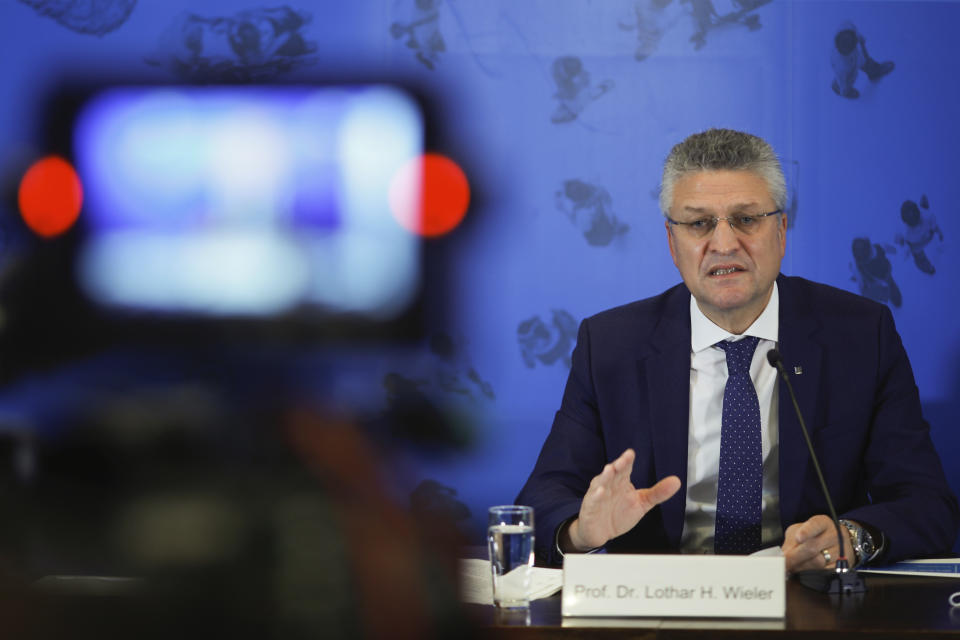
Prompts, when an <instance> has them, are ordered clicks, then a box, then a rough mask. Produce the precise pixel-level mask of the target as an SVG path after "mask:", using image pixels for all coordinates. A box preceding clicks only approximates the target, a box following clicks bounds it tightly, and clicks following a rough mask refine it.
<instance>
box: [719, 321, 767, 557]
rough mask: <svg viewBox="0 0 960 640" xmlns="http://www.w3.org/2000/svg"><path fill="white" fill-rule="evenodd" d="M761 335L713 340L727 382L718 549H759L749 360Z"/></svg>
mask: <svg viewBox="0 0 960 640" xmlns="http://www.w3.org/2000/svg"><path fill="white" fill-rule="evenodd" d="M759 340H760V339H759V338H755V337H752V336H751V337H747V338H744V339H742V340H738V341H736V342H727V341H724V342H720V343H717V346H718V347H720V348H721V349H723V350H724V351H726V353H727V386H726V387H724V390H723V422H722V426H721V429H720V479H719V482H718V484H717V526H716V531H715V535H714V539H713V548H714V551H716V553H753V552H754V551H756V550H757V549H759V548H760V501H761V499H762V488H761V487H762V482H763V453H762V451H761V444H760V403H759V402H758V401H757V390H756V388H755V387H754V386H753V380H751V379H750V362H751V361H752V360H753V352H754V351H756V349H757V343H758V342H759Z"/></svg>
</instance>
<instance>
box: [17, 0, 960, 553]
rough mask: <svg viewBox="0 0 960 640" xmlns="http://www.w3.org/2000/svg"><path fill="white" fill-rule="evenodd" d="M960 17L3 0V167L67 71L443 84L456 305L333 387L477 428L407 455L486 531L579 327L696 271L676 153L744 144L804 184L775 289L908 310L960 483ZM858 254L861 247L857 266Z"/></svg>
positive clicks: (32, 406)
mask: <svg viewBox="0 0 960 640" xmlns="http://www.w3.org/2000/svg"><path fill="white" fill-rule="evenodd" d="M847 21H850V22H852V23H853V24H854V25H855V26H856V29H857V31H858V32H859V33H860V34H861V35H862V36H863V37H864V38H865V42H866V44H867V47H868V48H869V52H870V55H872V56H873V57H874V58H875V59H876V60H877V61H878V62H881V63H882V62H885V61H892V62H894V63H895V65H896V66H895V68H894V69H893V70H892V72H890V73H889V74H887V75H885V76H884V77H882V78H880V79H879V80H877V81H875V82H872V81H871V80H870V79H869V78H868V77H867V75H866V74H865V73H864V72H863V71H860V72H858V73H857V77H856V79H855V82H854V86H855V88H856V89H857V90H858V92H859V97H858V98H855V99H854V98H847V97H843V96H841V95H838V93H836V92H835V91H833V90H832V89H831V83H832V82H834V79H835V75H834V70H833V67H832V65H831V53H832V51H833V50H834V36H835V34H836V33H837V31H838V30H839V29H840V28H841V25H842V24H843V23H845V22H847ZM958 24H960V3H957V2H934V1H929V2H927V1H912V2H890V1H883V2H880V1H877V2H868V1H817V0H803V1H801V0H793V1H790V0H772V1H767V2H764V1H756V0H754V1H747V0H740V1H735V0H714V1H713V2H712V3H711V2H710V1H709V0H673V1H656V0H602V1H601V0H593V1H591V0H564V1H562V2H558V1H555V0H549V1H547V0H522V1H515V0H510V1H507V0H487V1H484V2H469V1H467V0H433V1H432V2H431V1H430V0H421V1H420V2H417V1H415V0H359V1H356V2H341V3H332V2H306V1H304V2H292V3H290V4H288V5H273V4H257V3H255V2H242V1H237V0H219V1H216V0H212V1H206V2H202V3H197V2H187V1H185V0H165V1H163V2H159V1H156V0H139V1H137V0H103V1H101V2H92V1H90V0H87V1H83V0H73V1H63V0H59V1H55V0H8V1H7V2H4V3H3V4H2V5H0V29H2V31H3V38H2V39H0V50H2V59H3V60H5V67H4V73H5V75H4V82H3V84H2V86H0V122H2V126H0V171H2V172H3V173H4V178H5V180H6V181H7V182H11V181H15V180H16V179H17V175H18V174H17V173H16V172H17V171H19V170H21V169H22V167H23V164H24V162H25V161H27V160H29V159H30V158H33V157H35V156H37V155H38V154H41V153H43V152H45V151H46V150H45V149H44V148H42V146H43V139H42V137H40V135H39V133H38V132H39V131H41V130H42V129H43V126H44V124H45V123H43V122H42V121H41V110H40V108H41V105H42V104H43V103H44V101H45V100H46V98H47V97H48V96H49V94H50V92H51V91H52V90H54V89H55V88H56V87H57V86H58V84H59V83H61V82H63V81H65V80H69V79H71V78H79V77H83V78H96V77H97V76H98V75H102V76H104V77H124V78H126V79H131V78H133V79H138V80H143V81H150V82H171V83H175V82H193V81H205V80H220V81H223V80H239V81H251V80H252V81H265V82H268V81H284V82H299V81H303V82H312V81H316V80H323V79H325V78H329V77H337V78H341V79H342V78H350V77H351V76H353V75H355V76H357V77H380V78H390V77H396V78H402V79H404V81H411V80H412V81H414V82H415V83H416V84H418V85H420V86H422V87H427V88H429V93H430V94H431V95H433V96H434V99H435V100H436V104H435V105H434V106H435V107H436V109H435V110H434V115H435V116H436V117H437V121H435V122H433V123H432V124H433V126H434V132H435V133H434V136H433V138H432V139H431V142H432V148H433V150H436V151H439V152H442V153H445V154H447V155H450V156H451V157H453V158H455V159H456V160H457V161H458V162H459V163H460V164H461V165H462V166H463V167H464V168H465V169H466V171H467V173H468V176H469V178H470V180H471V183H472V187H473V190H474V193H473V196H474V201H473V206H472V207H471V209H470V211H469V213H468V218H467V220H466V221H465V223H464V224H463V225H462V227H461V228H459V229H458V230H456V231H455V232H453V233H452V234H451V235H449V236H447V237H444V238H441V239H439V240H435V241H433V243H434V244H435V245H438V247H439V248H440V249H442V252H443V255H444V256H445V257H446V262H445V263H444V268H445V269H446V271H445V273H443V274H434V276H435V277H436V278H439V279H441V280H442V281H443V282H445V284H446V285H447V287H446V290H447V294H446V295H447V296H448V297H447V301H446V302H447V304H448V312H447V313H446V314H445V315H444V316H443V317H442V319H436V320H435V321H434V322H433V325H432V326H430V327H429V331H428V336H427V338H425V339H424V341H423V343H422V344H419V345H415V346H413V347H412V348H411V347H409V346H408V347H406V348H399V349H390V350H375V351H373V352H367V353H365V354H363V356H362V357H360V356H359V355H358V356H357V357H355V358H351V359H349V361H350V362H351V365H350V367H349V368H344V369H343V370H342V372H341V375H339V376H338V377H336V379H335V380H334V381H332V382H331V381H330V380H327V381H325V383H324V384H325V385H326V388H327V390H328V391H329V390H331V389H332V390H333V391H335V392H337V393H340V394H341V395H350V394H355V395H357V396H358V397H360V396H362V397H365V398H367V399H368V402H370V403H371V404H372V405H373V406H374V407H375V406H376V405H377V404H378V403H379V404H385V403H387V402H388V401H389V398H388V395H389V389H388V386H389V385H385V384H384V382H385V380H388V379H392V380H394V381H396V380H401V381H403V382H404V383H405V384H408V385H410V387H411V388H415V389H417V390H418V391H420V392H422V393H424V394H426V395H428V396H430V397H433V398H437V399H439V400H440V401H442V402H443V403H444V404H445V405H446V406H448V407H451V408H452V411H453V412H454V413H455V414H456V415H458V416H461V417H462V418H463V422H464V424H466V425H467V426H468V427H469V429H470V430H471V432H472V434H473V435H472V440H471V442H472V446H470V447H469V448H466V449H458V450H454V451H452V452H451V451H447V452H444V453H438V452H433V453H425V452H423V451H417V450H412V449H411V450H408V451H407V452H406V453H404V454H402V455H400V456H398V458H397V461H398V462H397V466H398V477H400V478H402V480H400V481H399V485H398V486H400V488H401V489H406V488H411V487H414V486H416V485H418V484H419V483H420V482H421V481H423V480H425V479H432V480H435V481H437V482H439V483H440V484H442V485H444V486H446V487H449V488H451V489H453V490H455V491H456V492H457V498H458V499H459V500H461V501H462V502H463V503H464V504H465V505H466V506H467V507H468V508H469V510H470V512H471V514H472V515H471V518H470V519H469V520H468V521H467V522H466V528H467V529H468V530H469V531H470V533H471V534H473V535H479V532H480V531H481V529H482V523H483V519H484V513H485V508H486V507H487V506H488V505H491V504H497V503H504V502H511V501H512V500H513V498H514V496H515V495H516V492H517V491H518V489H519V488H520V486H521V485H522V483H523V481H524V480H525V478H526V475H527V474H528V473H529V470H530V469H531V467H532V465H533V462H534V460H535V458H536V455H537V453H538V451H539V447H540V444H541V443H542V441H543V439H544V437H545V436H546V434H547V432H548V430H549V427H550V423H551V419H552V416H553V413H554V411H555V410H556V408H557V407H558V405H559V399H560V394H561V392H562V387H563V384H564V381H565V379H566V375H567V368H568V363H569V353H570V351H571V350H572V348H573V340H574V337H575V331H576V326H577V324H578V323H579V321H580V320H581V319H582V318H584V317H585V316H587V315H590V314H592V313H594V312H597V311H599V310H602V309H604V308H607V307H610V306H613V305H617V304H620V303H623V302H627V301H630V300H634V299H637V298H642V297H645V296H649V295H653V294H655V293H658V292H660V291H661V290H663V289H665V288H666V287H668V286H671V285H673V284H674V283H676V282H677V281H678V280H679V277H678V275H677V273H676V271H675V269H674V267H673V265H672V263H671V261H670V259H669V254H668V252H667V248H666V243H665V238H664V230H663V226H662V222H661V217H660V212H659V210H658V206H657V199H656V197H657V188H658V180H659V174H660V167H661V163H662V160H663V158H664V157H665V155H666V153H667V152H668V151H669V149H670V147H671V146H672V145H673V144H674V143H676V142H678V141H679V140H680V139H682V138H683V137H685V136H686V135H687V134H689V133H691V132H694V131H698V130H702V129H705V128H708V127H711V126H722V127H731V128H740V129H745V130H748V131H751V132H753V133H756V134H758V135H760V136H762V137H764V138H766V139H767V140H769V141H770V142H771V143H772V144H773V145H774V147H775V148H776V149H777V151H778V152H779V154H780V155H781V157H782V159H783V161H784V165H785V168H786V170H787V179H788V183H789V187H790V190H791V211H790V214H791V223H790V224H791V231H790V232H789V234H788V244H787V255H786V258H785V260H784V263H783V271H784V273H787V274H791V275H800V276H804V277H807V278H810V279H814V280H818V281H822V282H825V283H828V284H831V285H834V286H837V287H841V288H844V289H847V290H850V291H855V292H858V293H864V294H866V295H870V296H871V297H874V298H876V299H878V300H880V301H881V302H885V303H888V304H889V305H890V306H891V309H892V310H893V313H894V317H895V319H896V322H897V325H898V328H899V330H900V332H901V334H902V336H903V340H904V342H905V344H906V347H907V350H908V353H909V354H910V357H911V359H912V362H913V366H914V370H915V373H916V377H917V382H918V385H919V387H920V393H921V398H922V400H923V403H924V406H925V409H926V412H927V416H928V419H929V420H930V422H931V424H932V431H933V437H934V440H935V442H936V445H937V447H938V449H939V451H940V452H941V455H942V457H943V459H944V462H945V466H946V467H947V472H948V475H949V476H950V480H951V483H952V484H953V486H954V488H955V489H960V471H957V469H956V466H955V465H953V464H952V462H953V460H952V458H953V455H955V452H957V451H958V447H960V436H958V434H957V432H956V429H955V418H954V416H955V415H956V414H957V412H958V409H960V399H958V398H960V394H958V390H960V370H958V365H957V364H956V363H957V362H960V353H958V352H960V330H958V328H957V326H956V323H955V321H954V317H955V316H956V297H955V293H954V292H955V290H956V286H955V282H956V280H957V277H958V275H960V264H958V258H957V256H958V253H957V251H956V250H955V248H954V247H955V243H956V241H957V240H956V238H957V237H958V234H960V228H958V223H957V220H956V217H955V216H954V215H953V214H951V213H950V212H951V211H953V210H954V209H955V208H956V205H955V203H957V202H960V182H958V181H956V180H954V179H952V174H953V172H954V170H955V168H956V162H955V157H956V150H957V149H958V148H960V121H958V119H957V117H956V114H957V113H958V112H960V83H958V82H957V78H958V77H960V68H958V67H960V64H958V62H957V60H958V57H957V55H956V44H955V40H954V36H955V33H956V28H957V25H958ZM231 38H232V39H231ZM923 197H925V198H926V201H925V202H926V203H928V204H929V207H928V208H923V207H920V210H921V211H922V216H923V217H924V222H923V224H926V225H927V226H928V227H929V230H930V231H931V232H932V237H930V238H929V239H926V238H924V239H923V240H921V241H920V245H923V246H922V247H920V246H919V245H916V246H915V252H919V251H920V249H921V248H922V250H923V253H924V255H925V256H926V258H927V260H928V262H929V265H927V264H925V263H923V269H921V266H919V265H920V264H921V263H922V260H923V259H922V258H920V259H916V258H915V257H914V255H913V253H912V252H911V250H910V249H909V247H908V246H907V244H906V243H905V242H904V241H903V236H904V234H905V233H906V232H907V227H906V225H905V223H904V222H903V221H902V219H901V215H900V210H901V205H902V204H903V203H904V202H905V201H906V200H912V201H914V202H915V203H918V204H919V203H921V199H922V198H923ZM0 216H3V218H4V225H3V228H4V229H5V234H6V236H7V237H6V240H7V241H6V244H5V248H6V255H5V256H4V257H3V260H4V261H5V266H8V265H9V263H11V262H12V261H14V260H16V259H17V258H18V256H22V255H23V253H24V252H29V251H32V250H34V249H35V247H36V243H37V241H36V240H33V239H31V238H29V237H27V235H26V234H25V233H24V232H23V230H22V228H21V227H19V226H18V225H19V221H18V218H17V212H16V210H15V208H14V207H13V206H12V201H10V202H7V203H6V204H5V208H4V209H3V210H0ZM934 220H935V221H936V224H937V225H938V228H939V233H938V232H936V231H935V230H934V227H933V223H934ZM921 235H922V234H921ZM928 235H930V234H928ZM856 238H868V239H869V241H868V242H867V241H861V242H862V244H863V248H864V250H865V253H864V254H863V255H862V256H861V258H860V260H857V259H856V258H855V256H854V253H853V251H852V247H853V243H854V239H856ZM931 270H932V271H933V272H932V273H930V271H931ZM4 273H5V272H4ZM891 280H892V282H893V283H895V287H896V289H897V290H898V291H899V296H898V295H897V293H895V292H894V291H893V288H892V285H891V283H890V282H891ZM2 286H3V282H2V281H0V287H2ZM322 357H324V354H322V353H318V354H317V358H322ZM0 358H2V354H0ZM91 366H93V367H94V368H96V365H95V364H94V365H91ZM391 374H393V378H389V376H390V375H391ZM81 377H82V378H83V379H84V380H86V381H87V382H86V384H92V383H90V382H89V380H90V379H91V377H90V375H89V374H86V373H85V374H84V375H83V376H81ZM77 384H78V379H77V377H76V376H74V377H71V376H70V375H66V374H63V373H62V372H58V371H50V370H48V371H45V372H43V373H39V374H34V375H33V376H32V377H30V378H28V379H23V380H18V381H16V382H15V383H14V384H12V385H11V386H9V387H8V388H7V389H6V390H4V392H3V395H2V397H0V400H2V405H3V408H4V411H5V412H6V415H13V416H16V419H18V420H26V421H27V422H29V423H30V424H32V425H34V426H35V427H36V428H42V427H43V423H44V421H45V420H47V419H48V418H49V412H50V407H51V405H52V404H56V403H57V402H59V401H62V399H63V398H64V396H65V395H68V394H69V393H70V392H71V390H72V389H75V387H76V385H77ZM400 493H401V495H402V491H401V492H400Z"/></svg>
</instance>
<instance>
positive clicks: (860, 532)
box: [840, 520, 877, 567]
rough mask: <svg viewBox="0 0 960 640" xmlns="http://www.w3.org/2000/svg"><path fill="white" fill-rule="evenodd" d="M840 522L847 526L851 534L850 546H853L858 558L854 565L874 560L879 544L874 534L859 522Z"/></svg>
mask: <svg viewBox="0 0 960 640" xmlns="http://www.w3.org/2000/svg"><path fill="white" fill-rule="evenodd" d="M840 524H842V525H843V526H845V527H846V528H847V532H848V533H849V534H850V546H852V547H853V554H854V556H855V560H856V561H855V562H854V563H853V566H854V567H859V566H860V565H862V564H866V563H867V562H870V561H871V560H873V558H874V556H875V555H877V545H876V543H875V542H874V541H873V536H872V535H871V534H870V532H869V531H867V530H866V529H865V528H863V527H861V526H860V525H859V524H857V523H855V522H851V521H849V520H841V521H840Z"/></svg>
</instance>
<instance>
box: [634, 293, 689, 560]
mask: <svg viewBox="0 0 960 640" xmlns="http://www.w3.org/2000/svg"><path fill="white" fill-rule="evenodd" d="M639 366H640V367H642V368H643V369H645V371H644V377H645V378H646V380H647V391H648V393H649V396H648V398H649V406H650V424H651V433H652V438H653V454H654V469H655V473H656V477H657V480H660V479H662V478H664V477H666V476H669V475H676V476H677V477H679V478H680V480H681V482H682V483H683V485H682V486H681V488H680V490H679V491H678V492H677V495H676V496H674V497H673V498H671V499H670V500H667V501H666V502H664V503H663V504H662V505H660V509H661V511H662V513H663V524H664V528H665V530H666V533H667V538H668V540H669V542H670V545H671V546H673V547H679V545H680V536H681V534H682V532H683V520H684V511H685V508H686V500H687V498H686V495H687V440H688V435H687V434H688V431H689V422H690V294H689V292H688V291H687V289H686V287H684V286H682V285H681V286H679V287H677V289H676V290H675V293H674V294H673V295H671V296H670V298H669V299H668V300H667V302H666V309H665V310H664V313H663V314H662V315H661V318H660V322H659V324H658V325H657V328H656V330H655V331H654V336H653V340H652V351H651V353H650V354H649V355H648V356H647V357H646V358H644V359H643V360H642V361H641V362H640V363H639Z"/></svg>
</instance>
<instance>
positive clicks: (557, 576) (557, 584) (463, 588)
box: [460, 558, 563, 604]
mask: <svg viewBox="0 0 960 640" xmlns="http://www.w3.org/2000/svg"><path fill="white" fill-rule="evenodd" d="M561 587H563V570H562V569H546V568H543V567H533V569H532V570H531V573H530V599H531V600H539V599H540V598H546V597H548V596H552V595H553V594H555V593H557V592H558V591H560V588H561ZM460 599H461V600H462V601H463V602H468V603H470V604H493V573H492V569H491V567H490V561H489V560H478V559H476V558H470V559H462V560H460Z"/></svg>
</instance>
